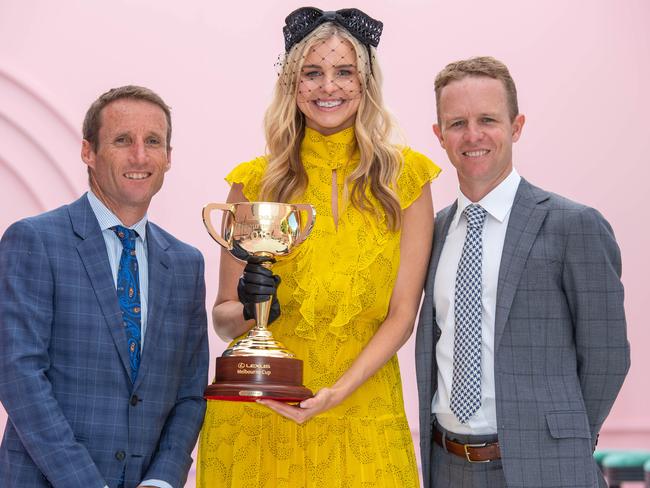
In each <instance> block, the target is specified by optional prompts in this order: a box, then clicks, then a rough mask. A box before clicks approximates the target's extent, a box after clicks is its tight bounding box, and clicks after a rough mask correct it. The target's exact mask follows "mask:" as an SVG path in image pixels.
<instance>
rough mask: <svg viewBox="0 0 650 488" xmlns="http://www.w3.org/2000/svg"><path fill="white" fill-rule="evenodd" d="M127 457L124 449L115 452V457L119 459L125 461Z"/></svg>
mask: <svg viewBox="0 0 650 488" xmlns="http://www.w3.org/2000/svg"><path fill="white" fill-rule="evenodd" d="M125 457H126V453H125V452H124V451H117V452H116V453H115V459H117V460H118V461H124V458H125Z"/></svg>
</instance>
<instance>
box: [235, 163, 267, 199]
mask: <svg viewBox="0 0 650 488" xmlns="http://www.w3.org/2000/svg"><path fill="white" fill-rule="evenodd" d="M264 171H266V159H265V158H264V157H258V158H255V159H253V160H252V161H247V162H245V163H241V164H238V165H237V166H235V168H234V169H233V170H232V171H231V172H230V173H228V175H227V176H226V181H227V182H228V183H229V184H230V185H231V186H232V185H234V184H235V183H239V184H241V185H243V187H244V190H243V191H244V196H245V197H246V199H247V200H248V201H250V202H255V201H258V200H259V194H260V186H261V183H262V176H264Z"/></svg>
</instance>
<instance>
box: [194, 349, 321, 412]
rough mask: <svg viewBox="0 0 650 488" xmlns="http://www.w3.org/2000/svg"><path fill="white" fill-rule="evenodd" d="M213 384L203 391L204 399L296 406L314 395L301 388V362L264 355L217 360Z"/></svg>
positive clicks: (229, 357)
mask: <svg viewBox="0 0 650 488" xmlns="http://www.w3.org/2000/svg"><path fill="white" fill-rule="evenodd" d="M216 362H217V367H216V374H215V378H214V382H213V383H212V384H211V385H208V387H207V388H206V390H205V394H204V396H205V398H206V399H207V400H229V401H236V402H254V401H256V400H261V399H265V398H267V399H270V400H278V401H280V402H287V403H297V402H301V401H302V400H306V399H307V398H311V397H312V396H314V395H313V393H312V392H311V391H310V390H309V389H308V388H305V387H304V386H302V361H301V360H300V359H294V358H276V357H266V356H228V357H220V358H217V361H216Z"/></svg>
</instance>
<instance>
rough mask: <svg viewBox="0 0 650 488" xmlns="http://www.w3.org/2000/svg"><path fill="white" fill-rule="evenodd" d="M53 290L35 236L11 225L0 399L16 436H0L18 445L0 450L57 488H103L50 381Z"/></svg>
mask: <svg viewBox="0 0 650 488" xmlns="http://www.w3.org/2000/svg"><path fill="white" fill-rule="evenodd" d="M55 293H56V288H55V283H54V278H53V274H52V268H51V266H50V258H49V255H48V253H47V249H46V248H45V246H44V244H43V241H42V239H41V236H40V234H39V233H38V232H37V230H36V229H35V228H34V226H33V225H32V224H31V223H30V222H28V221H20V222H17V223H15V224H13V225H12V226H11V227H9V229H7V231H6V232H5V234H4V236H3V237H2V240H1V241H0V401H2V404H3V405H4V407H5V409H6V411H7V414H8V415H9V422H10V423H11V426H12V427H11V428H13V429H15V433H16V434H17V437H18V439H15V438H13V439H9V438H8V436H5V443H10V442H12V441H13V442H14V443H16V444H17V445H15V446H13V447H12V446H7V445H5V446H4V447H5V448H17V449H21V450H22V449H24V450H25V451H26V452H27V453H28V455H29V456H30V458H31V459H32V461H33V462H34V463H35V464H36V466H37V467H38V469H39V470H40V471H41V473H42V474H43V476H44V477H45V478H46V479H47V480H48V481H49V482H50V483H51V484H52V485H53V486H55V487H59V486H61V487H70V488H74V487H84V488H88V487H96V488H102V487H104V486H105V485H106V483H105V482H104V479H103V478H102V476H101V474H100V473H99V470H98V469H97V467H96V466H95V464H94V463H93V461H92V459H91V457H90V454H89V453H88V451H87V450H86V448H85V447H84V446H83V445H81V444H80V443H78V442H77V441H76V440H75V436H74V434H73V431H72V428H71V427H70V424H69V423H68V421H67V419H66V418H65V416H64V415H63V412H62V410H61V408H60V406H59V404H58V402H57V400H56V398H55V397H54V395H53V392H52V385H51V383H50V381H49V379H48V376H47V373H48V370H49V368H50V357H49V355H48V348H49V345H50V340H51V336H52V323H53V317H54V312H55V311H54V296H55ZM8 429H9V428H8ZM16 469H20V467H18V466H17V467H16Z"/></svg>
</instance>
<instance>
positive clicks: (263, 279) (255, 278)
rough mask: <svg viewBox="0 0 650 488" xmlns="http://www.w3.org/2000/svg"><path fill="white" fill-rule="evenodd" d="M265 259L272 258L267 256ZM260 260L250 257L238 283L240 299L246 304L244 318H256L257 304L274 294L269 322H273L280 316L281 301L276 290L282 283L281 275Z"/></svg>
mask: <svg viewBox="0 0 650 488" xmlns="http://www.w3.org/2000/svg"><path fill="white" fill-rule="evenodd" d="M265 260H269V261H270V260H271V258H266V259H265ZM260 262H263V261H260V260H253V259H250V260H249V263H248V264H247V265H246V267H245V268H244V274H243V275H242V276H241V278H239V283H238V284H237V295H238V296H239V301H240V302H242V303H243V304H244V319H246V320H250V319H254V318H255V304H256V303H260V302H264V301H266V300H268V299H269V297H270V296H273V301H272V302H271V310H270V312H269V320H268V323H269V324H271V323H272V322H273V321H274V320H275V319H277V318H278V317H279V316H280V302H278V297H277V294H276V290H277V288H278V285H279V284H280V277H279V276H278V275H274V274H273V273H272V272H271V270H270V269H268V268H265V267H264V266H262V265H261V264H259V263H260Z"/></svg>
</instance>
